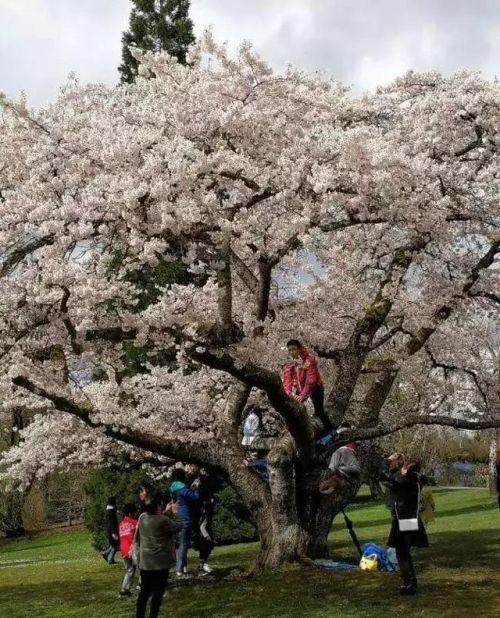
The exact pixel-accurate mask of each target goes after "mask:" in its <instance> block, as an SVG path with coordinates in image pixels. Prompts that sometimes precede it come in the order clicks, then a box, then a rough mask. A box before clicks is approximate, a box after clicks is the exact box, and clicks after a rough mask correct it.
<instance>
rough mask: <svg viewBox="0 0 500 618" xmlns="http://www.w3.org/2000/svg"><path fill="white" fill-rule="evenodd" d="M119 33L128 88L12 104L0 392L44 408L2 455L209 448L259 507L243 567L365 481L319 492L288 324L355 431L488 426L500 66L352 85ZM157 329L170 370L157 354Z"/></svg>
mask: <svg viewBox="0 0 500 618" xmlns="http://www.w3.org/2000/svg"><path fill="white" fill-rule="evenodd" d="M134 53H135V55H136V57H137V59H138V60H139V62H140V63H141V64H142V66H141V72H140V73H141V76H140V77H139V78H138V79H137V80H136V81H135V82H134V84H131V85H130V86H128V87H127V88H120V87H117V88H114V89H106V88H103V87H102V86H87V87H85V88H80V87H77V86H75V87H72V86H70V87H68V89H67V90H66V92H65V93H63V94H62V96H61V97H60V98H59V99H58V101H57V102H56V104H55V105H53V106H51V107H50V109H48V110H46V111H42V112H40V113H39V114H37V115H33V114H32V113H30V112H29V111H28V110H27V109H26V108H25V106H24V105H23V104H22V102H20V103H19V102H5V105H4V108H5V111H4V113H3V115H2V119H1V122H2V127H1V129H2V130H1V132H0V160H1V161H2V165H1V167H0V184H1V186H4V187H11V188H10V189H8V190H6V191H4V202H3V203H2V204H1V213H0V214H1V217H0V245H1V247H2V254H3V255H5V258H4V260H3V262H2V263H1V270H0V275H1V277H0V298H1V299H2V301H1V302H2V305H1V309H2V311H1V324H0V332H1V333H2V338H1V343H2V360H1V363H2V364H1V374H0V378H1V380H0V382H1V384H0V386H1V393H2V397H3V399H4V400H6V401H8V400H9V399H10V398H12V397H13V396H18V394H19V393H24V394H25V396H29V397H31V398H32V399H33V401H36V402H38V405H45V406H46V409H47V411H48V413H47V414H45V415H43V416H40V417H39V418H38V419H37V420H36V421H35V422H33V423H32V424H31V425H30V426H29V427H28V428H27V429H26V430H25V431H24V433H23V440H24V441H23V443H22V445H20V446H18V447H14V448H13V449H10V450H9V451H8V453H7V454H6V455H5V457H4V458H3V459H4V462H5V464H6V465H9V472H10V476H11V478H12V479H14V480H16V479H17V480H18V481H19V482H21V483H22V482H24V481H25V480H26V479H27V478H28V477H29V475H30V474H34V473H35V474H43V472H44V471H46V470H48V469H50V468H54V467H57V466H59V465H69V464H70V463H71V462H72V461H74V462H78V465H90V464H92V465H93V464H95V463H98V462H99V461H100V460H101V459H102V457H103V456H105V455H106V454H108V453H109V452H110V450H113V449H117V450H122V451H124V452H126V453H127V454H128V455H129V456H130V457H144V454H145V453H150V454H151V453H153V454H157V455H161V456H165V457H169V458H172V459H177V460H179V459H180V460H187V461H194V462H199V463H202V464H203V465H205V466H207V467H208V468H210V469H212V470H214V471H216V472H217V473H220V474H222V475H223V476H224V477H225V478H226V479H227V480H228V482H229V483H230V484H231V485H232V486H233V488H235V489H236V491H237V492H238V493H239V494H240V496H241V497H242V499H243V500H244V502H245V504H246V506H247V508H248V509H249V510H250V512H251V513H252V515H253V517H254V520H255V522H256V525H257V528H258V531H259V536H260V540H261V553H260V556H259V559H258V565H259V566H261V567H271V566H275V565H277V564H280V563H281V562H283V561H293V560H307V559H308V558H309V557H311V556H313V557H314V556H318V555H324V554H325V552H326V551H327V544H326V540H327V534H328V532H329V530H330V528H331V522H332V518H333V516H334V515H335V513H336V512H338V510H339V509H340V508H341V506H343V505H345V504H346V503H347V502H348V501H349V500H350V499H351V498H352V496H353V495H354V493H355V491H356V489H357V488H356V487H351V488H349V491H348V492H346V494H345V495H341V496H339V495H337V496H334V497H320V496H319V494H318V491H317V488H318V481H319V480H320V478H321V475H322V474H323V471H324V468H325V463H326V462H325V458H323V457H321V456H319V455H318V454H317V453H316V449H315V441H314V433H313V427H312V423H311V421H310V418H309V416H308V414H307V411H306V408H305V406H301V405H298V404H296V403H295V402H294V401H293V400H292V399H290V398H289V397H287V396H286V395H285V393H284V392H283V390H282V387H281V381H280V376H279V369H280V366H281V365H282V363H283V362H284V360H285V356H284V352H283V342H284V341H286V339H288V338H290V336H295V337H298V338H301V339H304V340H305V341H306V342H307V343H308V345H310V346H312V347H313V348H314V349H315V350H316V351H317V353H318V354H319V355H320V357H321V358H322V362H323V363H324V364H323V371H324V375H325V377H326V382H327V391H328V395H327V406H326V408H327V413H328V414H329V416H330V418H331V420H332V422H333V423H338V422H339V421H341V420H343V419H346V420H349V421H350V422H351V424H352V425H353V431H352V432H351V437H353V438H357V439H361V440H372V439H375V438H377V437H380V436H383V435H387V434H391V433H393V432H396V431H399V430H401V429H403V428H405V427H412V426H415V425H419V424H420V425H436V424H437V425H444V426H449V427H457V428H465V429H476V430H480V429H486V428H490V427H496V426H499V425H500V419H499V417H498V409H499V406H498V388H497V386H498V363H497V361H496V357H495V354H496V352H495V350H498V332H497V331H496V330H495V320H496V318H497V315H498V300H499V295H498V286H499V270H498V268H497V256H498V253H499V251H500V238H499V235H498V227H499V225H500V222H499V220H498V211H497V208H496V200H497V195H498V189H499V186H498V185H499V174H498V171H499V170H498V156H497V153H496V149H497V142H496V139H497V137H496V132H497V127H498V120H499V104H498V101H499V96H498V95H499V92H498V90H499V85H498V84H497V83H495V82H487V81H484V80H482V79H481V78H480V77H479V76H477V75H475V74H469V73H461V74H457V75H455V76H452V77H450V78H444V77H442V76H440V75H438V74H435V73H429V74H408V75H406V76H405V77H403V78H401V79H399V80H396V82H395V83H394V84H392V85H391V86H390V87H388V88H386V89H381V90H379V91H378V92H377V93H376V94H374V95H371V96H363V97H361V98H356V97H352V96H350V95H349V93H348V92H347V91H346V89H344V88H343V87H342V86H341V85H339V84H337V83H335V82H332V81H329V80H325V79H323V78H321V77H320V76H317V75H304V74H303V73H302V72H300V71H298V70H295V69H289V70H288V71H287V72H286V73H285V74H284V75H276V74H275V73H274V72H273V71H272V70H271V68H270V67H269V66H268V65H267V64H266V63H265V62H264V61H263V60H262V59H261V58H260V57H258V56H257V55H256V54H255V53H254V52H253V50H252V49H251V47H250V46H249V45H248V44H245V45H243V46H242V47H241V48H240V50H239V52H238V54H237V55H236V57H234V58H233V57H229V56H228V54H227V51H226V50H225V49H224V48H223V47H219V46H218V45H217V44H216V43H215V42H214V41H213V40H212V39H211V38H210V37H209V36H207V37H206V38H205V40H204V41H203V44H198V45H196V46H195V47H194V48H193V49H192V51H191V52H190V57H189V63H190V67H189V68H187V67H185V66H183V65H181V64H179V63H177V62H176V61H175V60H174V59H172V58H171V57H169V56H167V55H161V54H160V55H155V54H152V53H144V52H141V51H139V50H137V51H136V52H134ZM152 76H154V79H151V77H152ZM117 256H119V257H118V258H117ZM172 256H175V260H176V261H177V260H178V259H179V257H181V258H182V261H183V262H184V263H185V264H186V265H187V267H188V268H189V270H190V271H191V272H192V273H193V274H196V275H198V274H199V276H200V277H201V279H202V280H201V281H200V284H199V285H194V284H193V283H187V284H186V285H182V284H174V285H166V286H164V287H163V288H160V289H158V290H157V291H158V295H154V296H153V298H152V300H151V302H149V301H148V302H147V303H142V302H141V301H142V300H143V294H142V288H141V287H140V286H137V285H136V282H135V273H137V272H142V271H143V269H144V268H155V266H156V265H158V264H159V263H160V262H161V261H162V260H170V259H172ZM309 267H310V269H311V273H310V276H309V278H308V279H307V278H306V277H305V271H306V270H307V269H308V268H309ZM282 282H286V285H287V293H286V294H285V295H284V294H283V293H282V292H281V285H282ZM54 345H58V346H60V347H59V348H58V349H60V350H62V351H63V359H62V360H61V359H60V358H59V357H54V356H53V355H50V354H49V353H48V351H49V350H50V349H52V348H53V346H54ZM145 345H146V346H147V355H148V356H149V358H150V360H149V361H146V362H144V363H143V366H144V371H143V372H140V373H137V372H134V373H133V375H131V374H130V373H128V374H127V371H126V361H127V358H129V356H128V352H127V348H129V347H130V346H133V347H136V346H138V347H143V346H145ZM172 345H174V346H175V348H176V350H177V358H176V362H175V366H172V365H169V364H164V363H163V362H156V360H155V359H158V357H159V356H160V357H161V354H162V353H163V352H164V351H165V350H169V349H170V348H171V347H172ZM79 370H80V371H84V370H85V371H89V370H96V372H98V375H99V376H100V377H99V379H96V380H94V381H92V382H90V383H88V384H75V383H74V381H72V380H71V375H72V374H73V373H74V372H75V371H79ZM256 396H264V397H265V398H266V399H267V401H268V405H269V407H270V408H272V410H273V411H274V414H276V415H278V416H280V417H281V420H282V422H283V424H284V426H285V428H286V429H285V431H284V433H283V435H282V436H281V437H280V439H278V440H276V442H275V444H274V446H273V448H272V449H271V451H270V453H269V456H268V462H269V484H266V483H264V482H263V481H261V480H260V478H259V477H257V476H256V475H255V474H253V473H252V471H251V470H249V469H247V468H246V467H245V466H243V465H242V459H243V457H244V455H245V453H244V451H243V450H242V448H241V446H240V441H241V440H240V439H241V436H240V433H239V430H240V425H241V420H242V417H243V415H244V414H245V407H246V405H247V403H248V402H249V401H252V400H253V398H254V397H256ZM42 437H43V439H41V438H42ZM42 445H43V446H42ZM47 452H50V453H51V457H50V458H49V461H47ZM52 453H55V454H56V456H52ZM327 455H328V453H327Z"/></svg>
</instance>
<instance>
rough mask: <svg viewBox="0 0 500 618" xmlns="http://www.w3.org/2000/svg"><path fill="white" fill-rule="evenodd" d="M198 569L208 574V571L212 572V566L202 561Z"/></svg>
mask: <svg viewBox="0 0 500 618" xmlns="http://www.w3.org/2000/svg"><path fill="white" fill-rule="evenodd" d="M199 570H200V571H203V572H204V573H207V575H209V574H210V573H213V571H214V570H213V569H212V567H211V566H209V565H208V564H207V563H206V562H204V563H203V564H200V566H199Z"/></svg>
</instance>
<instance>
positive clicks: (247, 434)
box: [241, 407, 262, 447]
mask: <svg viewBox="0 0 500 618" xmlns="http://www.w3.org/2000/svg"><path fill="white" fill-rule="evenodd" d="M261 434H262V410H261V408H258V407H254V408H252V409H251V411H250V413H249V414H248V416H247V417H246V419H245V422H244V424H243V439H242V441H241V444H242V446H246V447H248V446H251V445H252V442H253V441H254V440H255V438H258V437H259V436H260V435H261Z"/></svg>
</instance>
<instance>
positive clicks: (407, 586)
mask: <svg viewBox="0 0 500 618" xmlns="http://www.w3.org/2000/svg"><path fill="white" fill-rule="evenodd" d="M388 464H389V465H388V468H387V469H386V470H385V471H384V472H383V473H382V477H381V480H382V481H383V482H384V484H385V485H386V487H387V488H388V490H389V501H390V509H391V518H392V525H391V531H390V534H389V539H388V541H387V545H388V546H389V547H394V548H395V549H396V556H397V558H398V562H399V569H400V572H401V577H402V579H403V586H402V587H401V594H403V595H414V594H416V592H417V585H418V584H417V576H416V573H415V568H414V566H413V560H412V556H411V548H412V547H429V541H428V539H427V533H426V531H425V527H424V524H423V522H422V519H421V518H420V515H419V510H420V504H419V495H420V485H419V472H420V466H419V464H417V463H416V462H405V461H404V460H403V459H402V457H401V455H399V454H398V455H394V456H391V457H390V458H389V462H388ZM415 518H416V519H417V520H418V529H417V530H411V531H404V532H403V531H401V530H400V520H402V519H415Z"/></svg>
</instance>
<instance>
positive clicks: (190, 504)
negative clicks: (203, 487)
mask: <svg viewBox="0 0 500 618" xmlns="http://www.w3.org/2000/svg"><path fill="white" fill-rule="evenodd" d="M198 487H199V484H198V482H196V481H195V482H194V483H193V485H192V486H191V487H188V486H187V484H186V473H185V471H184V470H182V469H179V468H176V469H175V470H174V471H173V474H172V482H171V484H170V487H169V492H170V495H171V496H172V500H173V501H174V502H176V503H177V506H178V515H179V519H180V520H181V523H182V530H181V533H180V539H179V548H178V549H177V564H176V572H177V578H178V579H183V578H186V577H188V575H187V554H188V549H189V546H190V544H191V533H192V531H193V524H194V523H195V518H196V515H197V512H198V508H199V505H200V501H201V492H200V490H199V488H198Z"/></svg>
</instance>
